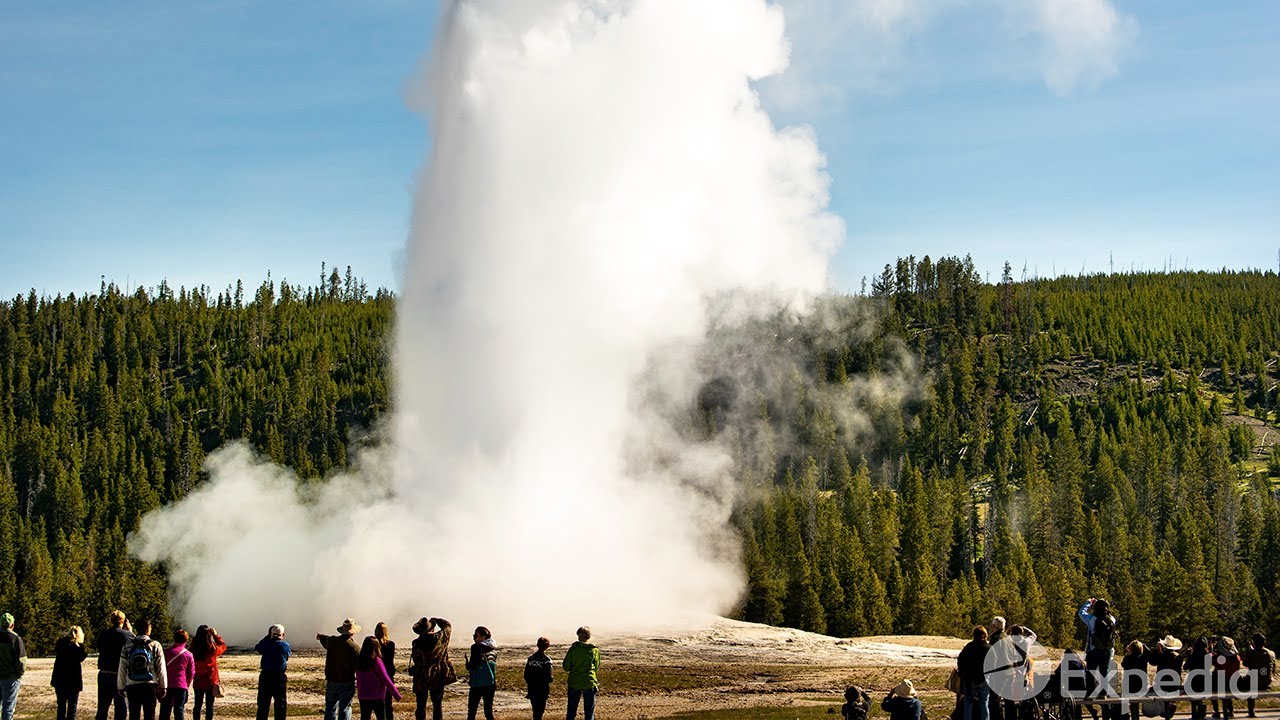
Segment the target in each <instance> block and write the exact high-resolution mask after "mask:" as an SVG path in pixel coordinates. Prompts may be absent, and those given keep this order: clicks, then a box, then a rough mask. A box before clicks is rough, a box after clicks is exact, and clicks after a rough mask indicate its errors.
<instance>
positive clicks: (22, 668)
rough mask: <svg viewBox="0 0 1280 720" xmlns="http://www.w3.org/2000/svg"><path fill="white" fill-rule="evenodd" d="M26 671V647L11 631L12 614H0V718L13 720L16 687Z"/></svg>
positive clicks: (16, 693)
mask: <svg viewBox="0 0 1280 720" xmlns="http://www.w3.org/2000/svg"><path fill="white" fill-rule="evenodd" d="M26 671H27V648H26V646H25V645H23V644H22V638H21V637H19V636H18V633H16V632H14V631H13V616H12V615H10V614H9V613H5V614H3V615H0V718H3V719H4V720H13V711H14V709H15V708H16V707H17V705H18V687H19V686H20V685H21V684H22V675H23V673H25V672H26Z"/></svg>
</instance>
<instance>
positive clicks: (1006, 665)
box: [982, 635, 1053, 701]
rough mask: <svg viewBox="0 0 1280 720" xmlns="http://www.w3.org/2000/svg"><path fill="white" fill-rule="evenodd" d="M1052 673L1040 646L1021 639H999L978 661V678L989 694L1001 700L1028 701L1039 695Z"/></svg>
mask: <svg viewBox="0 0 1280 720" xmlns="http://www.w3.org/2000/svg"><path fill="white" fill-rule="evenodd" d="M1052 673H1053V667H1052V666H1051V664H1050V660H1049V653H1048V652H1046V651H1045V649H1044V646H1042V645H1041V644H1040V643H1038V642H1036V641H1035V640H1033V639H1031V638H1027V637H1023V636H1013V635H1005V636H1004V637H1002V638H1000V639H999V640H997V641H996V642H995V644H994V645H992V646H991V650H990V651H988V652H987V657H986V659H985V660H983V661H982V674H983V675H985V676H986V678H987V685H989V686H990V687H991V692H993V693H995V694H996V695H999V696H1000V697H1002V698H1004V699H1005V700H1014V701H1022V700H1030V699H1031V698H1033V697H1035V696H1036V695H1039V694H1040V691H1041V690H1044V689H1045V687H1046V686H1047V685H1048V684H1049V676H1050V675H1051V674H1052Z"/></svg>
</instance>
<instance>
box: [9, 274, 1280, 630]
mask: <svg viewBox="0 0 1280 720" xmlns="http://www.w3.org/2000/svg"><path fill="white" fill-rule="evenodd" d="M842 302H844V303H845V304H847V305H850V306H854V307H856V308H857V313H856V315H857V317H858V318H859V319H858V321H857V323H858V326H857V328H856V330H853V329H849V328H848V327H842V328H841V329H839V330H834V329H832V327H833V326H832V325H829V324H828V325H822V324H815V325H812V326H805V327H801V328H795V329H794V335H795V339H797V340H798V342H794V343H789V344H787V345H786V346H785V348H784V351H785V352H789V353H792V354H794V355H795V359H796V360H797V362H798V363H799V365H800V367H801V368H803V372H805V373H806V374H807V375H808V377H807V379H806V380H807V383H806V384H805V386H806V387H812V388H819V389H820V388H822V387H830V388H839V387H841V386H843V385H844V384H846V383H854V382H857V381H867V380H874V379H875V378H877V377H878V376H881V375H886V374H888V373H890V372H899V373H900V372H901V369H902V364H903V357H904V356H905V357H908V358H914V359H915V362H914V363H910V365H911V366H912V367H913V368H914V369H913V370H912V371H911V372H913V373H917V372H918V374H919V382H918V385H919V386H920V387H922V388H923V390H922V392H921V393H920V395H919V396H912V397H910V398H909V399H908V400H907V401H906V402H905V403H904V402H899V401H897V400H895V399H893V398H884V399H881V400H880V401H878V402H877V403H876V404H875V406H874V407H867V408H863V409H862V411H863V412H864V413H865V415H866V417H868V418H869V420H868V423H869V426H868V427H867V428H864V429H863V430H862V431H861V432H859V433H857V434H856V435H855V434H852V433H848V432H845V431H843V430H841V429H840V427H841V426H840V425H839V424H838V423H836V422H834V421H833V419H832V417H831V415H830V413H831V411H832V410H831V408H830V407H827V406H826V405H824V404H823V403H822V402H819V401H817V400H816V399H812V400H810V399H806V398H804V397H801V398H800V399H799V400H797V401H795V402H787V403H776V404H770V405H768V406H767V407H766V408H764V409H763V411H762V412H761V414H760V417H761V418H762V421H763V423H764V424H765V425H766V426H769V427H771V428H773V429H774V430H776V432H773V434H772V436H773V437H776V438H786V439H787V441H786V443H785V444H783V443H782V442H781V441H779V446H778V447H777V449H776V452H773V451H771V452H769V453H761V452H754V454H753V456H752V459H751V461H750V462H746V461H745V460H744V462H743V464H742V466H741V471H742V473H743V476H744V483H746V484H747V485H748V486H749V487H752V488H755V489H756V490H757V491H754V492H750V493H748V494H747V495H746V497H745V499H744V502H743V504H742V506H741V507H740V509H739V511H738V513H737V516H736V522H737V523H738V526H739V527H740V528H741V529H742V530H743V540H744V559H745V563H746V568H747V572H748V579H749V586H748V594H747V597H746V598H745V599H744V602H743V605H742V607H741V608H739V611H740V613H741V614H742V615H743V616H744V617H745V618H747V619H750V620H758V621H764V622H771V623H783V624H788V625H793V626H797V627H802V628H806V629H811V630H819V631H826V632H829V633H832V634H836V635H855V634H872V633H887V632H940V633H957V634H958V633H962V632H964V630H965V629H966V627H967V626H968V625H970V624H971V623H973V622H975V621H977V620H979V619H983V618H987V617H988V616H989V615H990V614H992V613H993V612H995V611H1000V612H1001V614H1005V615H1007V616H1009V618H1010V620H1011V621H1012V622H1021V623H1024V624H1027V625H1030V626H1031V627H1033V628H1034V629H1036V630H1037V631H1038V632H1039V633H1040V634H1041V636H1042V637H1044V638H1046V639H1048V640H1049V641H1051V642H1053V643H1055V644H1066V643H1069V642H1071V639H1072V637H1073V632H1074V626H1073V613H1074V608H1075V605H1076V604H1077V602H1078V601H1079V600H1080V599H1081V598H1083V597H1087V596H1089V595H1105V596H1107V597H1109V598H1111V599H1112V600H1113V604H1114V605H1115V607H1116V609H1117V611H1118V614H1120V616H1121V620H1122V622H1121V631H1120V632H1121V634H1122V635H1123V636H1125V637H1126V638H1127V637H1129V636H1133V637H1141V638H1144V639H1145V638H1148V637H1150V636H1152V635H1155V634H1161V635H1162V634H1163V633H1165V632H1168V631H1172V632H1175V633H1177V634H1180V635H1188V634H1195V633H1200V632H1207V631H1209V630H1223V631H1234V632H1238V631H1240V630H1243V629H1252V628H1254V627H1257V626H1264V627H1265V626H1267V625H1270V627H1271V628H1272V629H1273V630H1275V631H1280V584H1278V583H1280V504H1278V501H1277V497H1276V494H1275V490H1274V488H1275V484H1274V483H1275V476H1276V475H1280V456H1277V454H1276V452H1275V451H1274V450H1270V449H1268V448H1271V447H1274V446H1275V443H1276V429H1275V421H1276V389H1275V383H1276V378H1277V367H1276V362H1275V359H1276V352H1277V350H1280V310H1278V308H1280V278H1277V276H1276V275H1275V274H1274V273H1266V274H1263V273H1231V272H1222V273H1175V274H1137V275H1135V274H1128V275H1112V276H1090V277H1082V278H1062V279H1057V280H1036V281H1029V282H1013V281H1012V279H1011V278H1009V277H1007V273H1006V278H1005V279H1004V280H1003V281H1002V282H1000V283H998V284H995V285H989V284H984V283H982V282H981V281H980V279H979V278H978V277H977V275H976V274H975V273H974V271H973V268H972V266H971V265H970V264H969V262H968V261H967V260H961V259H957V258H944V259H942V260H939V261H936V262H934V261H931V260H929V259H928V258H926V259H923V260H921V261H919V262H916V261H914V260H912V259H904V260H900V261H899V262H898V263H897V264H896V266H894V267H886V269H885V273H884V274H883V275H882V276H880V277H878V278H877V279H876V280H875V281H874V282H873V283H872V287H871V290H870V292H869V294H868V295H867V297H863V298H854V299H846V300H843V301H842ZM393 315H394V301H393V299H392V298H391V297H390V296H389V295H388V294H387V293H385V292H378V293H376V294H373V295H370V294H369V293H368V291H367V290H366V289H365V288H364V287H363V285H362V284H361V283H360V282H359V281H358V280H356V279H355V278H353V277H352V276H351V274H350V272H349V271H348V273H347V276H346V277H345V278H343V277H341V276H340V275H339V274H338V273H337V272H333V273H331V274H329V275H327V276H324V282H323V283H321V286H320V287H318V288H302V287H298V286H294V285H289V284H288V283H274V282H271V281H270V280H268V281H267V282H265V283H263V284H262V285H261V286H260V287H258V288H257V289H256V291H255V292H253V293H252V296H246V293H245V292H244V291H243V289H241V288H239V287H237V288H234V289H233V288H228V289H227V290H226V291H224V292H221V293H212V292H210V291H209V290H208V289H203V288H202V289H199V290H195V291H192V290H180V291H178V292H177V293H175V292H174V291H172V290H171V289H169V288H167V287H164V286H161V287H160V288H158V289H157V290H156V291H154V292H150V293H149V292H145V291H142V290H139V291H137V292H135V293H132V294H129V295H125V294H122V293H121V292H120V290H119V289H118V288H116V287H114V286H109V285H104V287H103V288H101V290H100V291H99V292H98V293H96V294H93V295H89V296H85V297H60V298H40V297H37V296H35V295H34V294H32V295H29V296H27V297H19V298H16V299H14V300H13V301H11V302H7V303H0V409H2V413H0V605H3V606H4V607H5V608H11V609H12V610H13V612H14V613H15V614H16V615H17V616H18V619H19V631H20V632H22V633H23V634H24V635H25V636H26V637H27V638H28V640H29V642H30V644H31V647H32V649H33V651H35V652H40V651H44V650H47V649H48V648H49V647H50V646H51V644H52V640H53V638H54V637H55V636H56V635H57V634H58V632H59V631H60V630H61V629H62V628H63V627H65V626H66V625H68V624H71V623H76V624H80V625H84V626H86V627H89V626H97V625H98V624H99V623H100V622H101V619H102V618H103V617H105V615H106V612H107V611H108V610H109V609H111V608H113V607H117V606H119V607H124V608H125V609H127V610H129V611H130V614H131V615H134V616H141V615H150V616H153V617H157V618H161V619H163V618H164V609H165V607H166V590H165V582H164V578H163V577H162V575H161V574H160V570H159V569H157V568H151V567H148V566H145V565H143V564H140V563H138V562H136V561H134V560H132V559H130V558H129V557H128V555H127V552H126V550H125V537H126V536H127V534H128V533H129V532H130V531H131V530H132V529H133V528H134V527H135V526H136V524H137V522H138V519H139V517H141V516H142V515H143V514H144V513H145V512H146V511H147V510H150V509H152V508H154V507H156V506H158V505H159V504H161V503H164V502H168V501H170V500H172V499H174V498H178V497H181V496H182V495H183V494H184V493H186V492H188V491H189V490H190V489H191V488H192V487H193V486H194V485H195V484H197V483H199V482H201V479H202V478H201V474H200V467H201V463H202V461H203V457H204V454H205V453H207V452H210V451H212V450H213V449H214V448H216V447H218V446H220V445H221V444H223V443H224V442H226V441H228V440H231V439H235V438H246V439H248V441H249V442H251V443H252V444H253V445H254V446H255V447H257V448H259V449H260V450H261V451H262V452H263V453H264V454H266V455H268V456H270V457H271V458H272V459H273V460H275V461H276V462H280V463H284V464H287V465H290V466H292V467H293V468H295V469H296V470H297V471H298V473H299V474H300V475H301V476H302V477H304V478H315V477H322V476H324V475H325V474H326V473H327V472H329V471H330V470H331V469H333V468H336V467H341V466H344V465H345V463H346V459H347V458H346V453H347V450H348V448H349V446H350V443H351V442H352V440H353V438H352V435H353V432H356V431H359V430H361V429H367V428H369V427H371V426H372V425H373V424H374V422H375V421H376V419H377V418H378V417H379V415H380V414H381V413H383V412H384V411H386V410H387V408H388V406H389V402H390V400H389V394H388V393H389V371H390V368H389V365H388V361H387V358H388V343H389V341H390V339H391V327H392V321H393ZM706 397H707V396H706V395H704V396H703V397H702V398H700V399H703V400H705V398H706ZM703 410H704V415H705V418H704V419H705V423H703V428H702V431H703V432H705V433H706V434H707V435H709V436H714V435H716V434H717V433H718V432H720V431H722V430H723V428H721V427H719V426H718V416H717V414H716V409H715V408H714V407H704V408H703ZM784 445H785V446H784ZM1260 449H1261V452H1260ZM228 511H229V512H230V511H231V510H228ZM210 521H211V522H216V521H217V519H216V518H211V519H210ZM163 625H164V623H162V628H161V629H163Z"/></svg>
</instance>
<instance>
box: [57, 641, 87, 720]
mask: <svg viewBox="0 0 1280 720" xmlns="http://www.w3.org/2000/svg"><path fill="white" fill-rule="evenodd" d="M87 657H89V652H88V651H87V650H85V649H84V630H82V629H80V626H79V625H72V626H71V629H70V630H68V631H67V634H66V635H63V636H62V637H60V638H58V642H56V643H54V645H53V674H52V676H50V678H49V684H50V685H52V686H53V694H54V695H55V696H56V697H57V699H58V710H57V716H56V717H57V719H58V720H75V717H76V710H77V708H78V707H79V705H80V691H82V690H84V661H85V658H87Z"/></svg>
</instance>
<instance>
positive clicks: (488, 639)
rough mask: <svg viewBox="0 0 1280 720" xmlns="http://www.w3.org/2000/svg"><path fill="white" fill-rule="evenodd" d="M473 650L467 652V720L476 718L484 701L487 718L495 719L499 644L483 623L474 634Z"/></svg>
mask: <svg viewBox="0 0 1280 720" xmlns="http://www.w3.org/2000/svg"><path fill="white" fill-rule="evenodd" d="M472 638H473V640H474V641H475V642H473V643H472V644H471V652H470V653H468V654H467V673H469V675H468V677H467V684H468V685H470V686H471V691H470V692H469V693H467V720H476V710H477V709H478V708H479V707H480V701H482V700H483V701H484V717H485V720H493V696H494V694H495V693H497V691H498V646H497V645H494V644H493V633H491V632H489V628H487V627H485V626H483V625H481V626H480V627H477V628H476V631H475V634H474V635H473V636H472Z"/></svg>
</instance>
